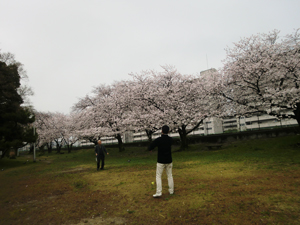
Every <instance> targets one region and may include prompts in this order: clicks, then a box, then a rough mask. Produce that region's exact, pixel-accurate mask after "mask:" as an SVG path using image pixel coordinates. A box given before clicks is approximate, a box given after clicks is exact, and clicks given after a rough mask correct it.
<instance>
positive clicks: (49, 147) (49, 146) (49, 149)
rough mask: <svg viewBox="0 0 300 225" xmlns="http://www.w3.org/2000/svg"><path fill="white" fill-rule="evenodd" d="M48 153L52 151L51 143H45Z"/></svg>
mask: <svg viewBox="0 0 300 225" xmlns="http://www.w3.org/2000/svg"><path fill="white" fill-rule="evenodd" d="M47 148H48V153H51V152H52V143H47Z"/></svg>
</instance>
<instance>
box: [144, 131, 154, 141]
mask: <svg viewBox="0 0 300 225" xmlns="http://www.w3.org/2000/svg"><path fill="white" fill-rule="evenodd" d="M153 133H154V132H153V131H152V130H146V134H147V137H148V141H149V143H151V142H152V134H153Z"/></svg>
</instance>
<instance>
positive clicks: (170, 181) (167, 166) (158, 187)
mask: <svg viewBox="0 0 300 225" xmlns="http://www.w3.org/2000/svg"><path fill="white" fill-rule="evenodd" d="M172 167H173V163H169V164H162V163H157V165H156V194H159V195H161V193H162V185H161V175H162V173H163V171H164V169H166V173H167V176H168V185H169V193H170V194H173V193H174V182H173V176H172Z"/></svg>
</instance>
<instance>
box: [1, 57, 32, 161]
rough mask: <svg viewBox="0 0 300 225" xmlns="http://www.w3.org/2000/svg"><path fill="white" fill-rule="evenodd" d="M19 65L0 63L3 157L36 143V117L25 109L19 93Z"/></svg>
mask: <svg viewBox="0 0 300 225" xmlns="http://www.w3.org/2000/svg"><path fill="white" fill-rule="evenodd" d="M18 65H19V64H17V63H13V64H6V62H3V61H0V151H2V157H3V156H4V155H7V154H8V152H9V151H16V150H17V149H18V148H20V147H22V146H24V145H26V144H27V143H29V142H35V140H36V136H34V135H33V128H32V126H31V124H32V123H33V122H34V116H33V114H32V112H31V110H30V109H29V108H28V107H23V106H22V103H23V99H22V97H21V96H20V94H19V93H18V88H19V87H20V74H19V72H18Z"/></svg>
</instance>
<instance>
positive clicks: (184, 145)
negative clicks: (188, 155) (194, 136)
mask: <svg viewBox="0 0 300 225" xmlns="http://www.w3.org/2000/svg"><path fill="white" fill-rule="evenodd" d="M178 133H179V136H180V141H181V143H180V150H182V151H184V150H186V149H187V148H188V140H187V132H186V126H184V125H182V126H181V128H178Z"/></svg>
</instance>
